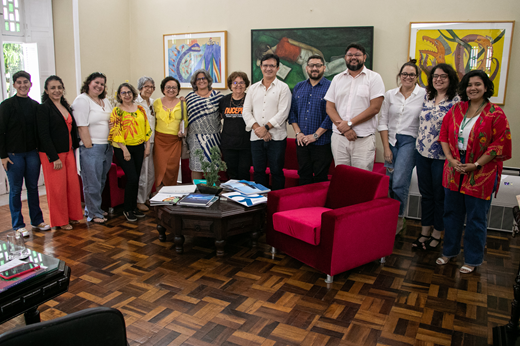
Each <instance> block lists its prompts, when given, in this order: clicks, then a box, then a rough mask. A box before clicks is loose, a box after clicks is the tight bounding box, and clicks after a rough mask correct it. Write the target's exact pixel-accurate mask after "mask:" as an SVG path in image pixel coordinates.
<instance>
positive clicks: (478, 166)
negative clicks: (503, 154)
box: [473, 162, 482, 169]
mask: <svg viewBox="0 0 520 346" xmlns="http://www.w3.org/2000/svg"><path fill="white" fill-rule="evenodd" d="M473 164H474V165H475V167H477V168H475V169H481V168H482V165H481V164H480V163H478V162H473Z"/></svg>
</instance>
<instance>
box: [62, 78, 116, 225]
mask: <svg viewBox="0 0 520 346" xmlns="http://www.w3.org/2000/svg"><path fill="white" fill-rule="evenodd" d="M106 81H107V80H106V77H105V75H104V74H102V73H99V72H94V73H92V74H91V75H90V76H88V77H87V79H86V80H85V81H84V82H83V86H82V87H81V94H80V95H79V96H78V97H76V99H75V100H74V102H73V103H72V109H73V110H74V113H73V114H74V119H75V120H76V124H77V125H78V133H79V137H80V138H81V142H80V147H79V152H80V170H81V179H82V181H83V195H84V197H85V214H86V216H87V221H92V222H95V223H104V222H105V221H106V220H107V219H106V218H105V216H106V215H107V213H106V212H105V211H103V210H101V193H102V192H103V188H104V187H105V181H106V178H107V174H108V170H109V169H110V166H111V164H112V155H113V151H112V146H111V145H109V143H108V133H109V131H110V127H109V120H110V112H111V111H112V106H111V105H110V103H109V102H108V100H107V99H106V94H107V92H106V88H105V84H106Z"/></svg>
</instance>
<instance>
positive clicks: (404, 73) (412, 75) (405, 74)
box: [401, 72, 417, 78]
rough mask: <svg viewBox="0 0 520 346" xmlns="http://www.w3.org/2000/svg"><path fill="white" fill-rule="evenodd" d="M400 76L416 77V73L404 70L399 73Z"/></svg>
mask: <svg viewBox="0 0 520 346" xmlns="http://www.w3.org/2000/svg"><path fill="white" fill-rule="evenodd" d="M401 76H402V77H403V78H408V77H410V78H415V77H417V75H416V74H415V73H406V72H403V73H401Z"/></svg>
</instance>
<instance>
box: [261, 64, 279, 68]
mask: <svg viewBox="0 0 520 346" xmlns="http://www.w3.org/2000/svg"><path fill="white" fill-rule="evenodd" d="M275 67H276V65H269V64H264V65H262V68H265V69H270V68H275Z"/></svg>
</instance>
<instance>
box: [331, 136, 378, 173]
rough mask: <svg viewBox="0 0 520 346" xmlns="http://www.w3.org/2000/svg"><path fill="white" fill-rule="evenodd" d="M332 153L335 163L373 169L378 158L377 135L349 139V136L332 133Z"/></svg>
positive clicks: (368, 169)
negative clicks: (353, 139)
mask: <svg viewBox="0 0 520 346" xmlns="http://www.w3.org/2000/svg"><path fill="white" fill-rule="evenodd" d="M331 140H332V142H331V149H332V155H333V156H334V163H335V165H336V166H337V165H347V166H352V167H357V168H361V169H364V170H367V171H372V169H373V168H374V161H375V158H376V136H375V135H371V136H367V137H365V138H358V139H356V140H355V141H349V140H348V139H347V137H345V136H342V135H338V134H337V133H333V134H332V138H331Z"/></svg>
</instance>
